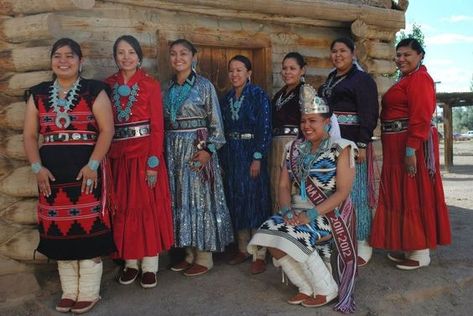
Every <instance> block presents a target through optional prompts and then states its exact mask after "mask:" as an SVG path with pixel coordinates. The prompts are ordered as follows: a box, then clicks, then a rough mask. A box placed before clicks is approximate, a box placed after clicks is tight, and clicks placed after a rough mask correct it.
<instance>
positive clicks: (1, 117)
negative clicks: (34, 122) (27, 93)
mask: <svg viewBox="0 0 473 316" xmlns="http://www.w3.org/2000/svg"><path fill="white" fill-rule="evenodd" d="M25 109H26V106H25V102H15V103H12V104H10V105H8V106H6V107H4V108H2V110H0V128H4V129H14V130H22V129H23V121H24V118H25Z"/></svg>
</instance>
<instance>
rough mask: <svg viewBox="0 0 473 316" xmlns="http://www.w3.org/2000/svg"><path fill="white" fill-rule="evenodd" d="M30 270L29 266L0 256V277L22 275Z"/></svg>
mask: <svg viewBox="0 0 473 316" xmlns="http://www.w3.org/2000/svg"><path fill="white" fill-rule="evenodd" d="M31 268H32V267H31V265H28V264H26V263H22V262H20V261H17V260H13V259H10V258H8V257H5V256H0V277H1V276H3V275H8V274H16V273H24V272H26V271H31V270H32V269H31ZM15 280H16V279H15ZM10 293H11V292H10Z"/></svg>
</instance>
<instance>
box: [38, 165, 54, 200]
mask: <svg viewBox="0 0 473 316" xmlns="http://www.w3.org/2000/svg"><path fill="white" fill-rule="evenodd" d="M36 180H37V181H38V188H39V193H40V194H42V195H44V196H46V197H48V196H50V195H51V185H50V183H49V181H56V179H55V178H54V176H53V174H52V173H51V172H50V171H49V170H48V169H46V168H45V167H42V168H41V170H40V171H39V172H38V173H37V174H36Z"/></svg>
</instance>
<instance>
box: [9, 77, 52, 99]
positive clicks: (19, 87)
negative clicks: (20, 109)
mask: <svg viewBox="0 0 473 316" xmlns="http://www.w3.org/2000/svg"><path fill="white" fill-rule="evenodd" d="M51 76H52V72H51V71H34V72H24V73H17V74H14V75H12V76H10V77H9V78H7V79H6V80H4V81H2V82H0V90H1V91H3V92H4V93H5V94H7V95H11V96H23V94H24V92H25V90H26V89H29V88H31V87H32V86H34V85H36V84H38V83H41V82H42V81H48V80H51V78H52V77H51Z"/></svg>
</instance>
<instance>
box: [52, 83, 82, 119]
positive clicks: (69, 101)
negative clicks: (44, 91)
mask: <svg viewBox="0 0 473 316" xmlns="http://www.w3.org/2000/svg"><path fill="white" fill-rule="evenodd" d="M80 80H81V77H79V78H77V80H76V81H75V82H74V84H73V85H72V87H71V89H70V90H69V91H68V95H67V98H65V99H61V98H59V90H60V85H59V82H58V80H57V79H56V80H55V81H54V83H53V85H52V87H51V90H50V91H49V103H51V106H52V108H53V112H54V113H56V119H55V120H54V123H55V124H56V126H57V127H59V128H68V127H69V125H71V117H70V116H69V113H68V112H69V111H70V110H71V108H72V106H73V105H74V104H73V102H74V100H75V99H76V97H77V92H78V91H79V88H80V84H79V81H80Z"/></svg>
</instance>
